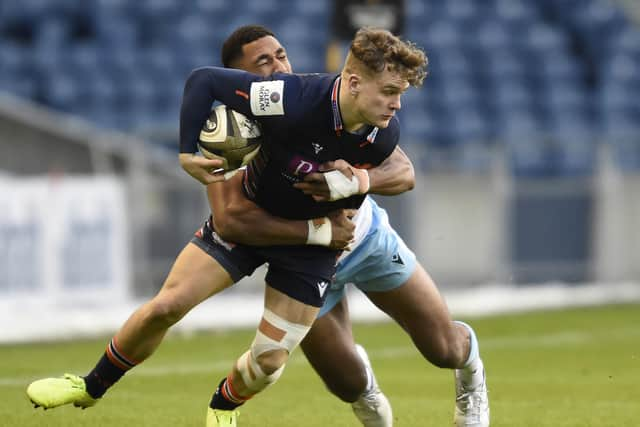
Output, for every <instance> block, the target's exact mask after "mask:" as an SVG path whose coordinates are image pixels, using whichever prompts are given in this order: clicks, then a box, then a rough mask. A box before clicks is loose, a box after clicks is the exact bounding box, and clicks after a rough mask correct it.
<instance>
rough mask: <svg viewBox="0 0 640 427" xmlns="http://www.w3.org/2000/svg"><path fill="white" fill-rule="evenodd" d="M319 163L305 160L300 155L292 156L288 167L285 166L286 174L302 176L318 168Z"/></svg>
mask: <svg viewBox="0 0 640 427" xmlns="http://www.w3.org/2000/svg"><path fill="white" fill-rule="evenodd" d="M319 166H320V165H319V164H318V163H316V162H314V161H311V160H307V159H304V158H302V157H301V156H293V158H292V159H291V161H289V167H288V168H287V174H288V175H290V176H293V177H303V176H305V175H307V174H310V173H311V172H315V171H317V170H318V167H319Z"/></svg>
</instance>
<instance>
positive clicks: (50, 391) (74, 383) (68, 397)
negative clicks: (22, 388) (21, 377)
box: [27, 374, 98, 409]
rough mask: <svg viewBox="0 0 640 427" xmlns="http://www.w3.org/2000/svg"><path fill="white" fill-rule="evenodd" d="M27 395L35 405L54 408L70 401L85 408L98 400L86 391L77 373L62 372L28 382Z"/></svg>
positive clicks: (82, 380)
mask: <svg viewBox="0 0 640 427" xmlns="http://www.w3.org/2000/svg"><path fill="white" fill-rule="evenodd" d="M27 396H29V399H30V400H31V402H33V404H34V405H35V407H36V408H37V407H39V406H42V407H43V408H44V409H51V408H56V407H58V406H62V405H68V404H70V403H72V404H73V406H76V407H79V408H82V409H85V408H88V407H89V406H93V405H95V404H96V403H97V402H98V399H94V398H93V397H91V396H90V395H89V393H87V389H86V386H85V383H84V379H83V378H82V377H79V376H77V375H72V374H64V376H63V377H61V378H44V379H42V380H37V381H34V382H32V383H31V384H29V387H27Z"/></svg>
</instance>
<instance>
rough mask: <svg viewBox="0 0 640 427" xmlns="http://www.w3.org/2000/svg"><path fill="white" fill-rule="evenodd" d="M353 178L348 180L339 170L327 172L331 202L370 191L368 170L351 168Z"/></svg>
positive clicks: (326, 177) (326, 178)
mask: <svg viewBox="0 0 640 427" xmlns="http://www.w3.org/2000/svg"><path fill="white" fill-rule="evenodd" d="M350 169H351V173H352V175H351V177H350V178H347V177H346V176H345V175H344V174H343V173H342V172H340V171H339V170H332V171H329V172H325V174H324V176H325V180H326V181H327V186H328V187H329V200H331V201H334V200H339V199H344V198H347V197H351V196H354V195H356V194H365V193H366V192H368V191H369V186H370V179H369V172H367V170H366V169H358V168H354V167H351V168H350Z"/></svg>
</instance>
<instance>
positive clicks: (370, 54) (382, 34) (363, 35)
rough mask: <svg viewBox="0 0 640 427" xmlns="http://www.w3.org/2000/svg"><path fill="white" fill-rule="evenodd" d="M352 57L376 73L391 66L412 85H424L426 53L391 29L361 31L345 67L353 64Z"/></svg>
mask: <svg viewBox="0 0 640 427" xmlns="http://www.w3.org/2000/svg"><path fill="white" fill-rule="evenodd" d="M349 57H351V58H355V59H356V60H357V61H358V62H359V63H360V64H361V65H364V67H365V68H366V69H367V70H369V71H370V72H373V73H381V72H382V71H384V69H385V67H388V68H389V69H390V70H392V71H395V72H398V73H399V74H400V75H401V76H402V77H404V78H405V79H407V81H408V82H409V84H410V85H411V86H421V85H422V81H423V80H424V78H425V77H426V75H427V65H428V63H429V60H428V59H427V56H426V55H425V53H424V51H423V50H422V49H420V48H419V47H418V46H416V45H415V44H413V43H411V42H409V41H404V40H401V39H400V38H398V37H397V36H395V35H393V34H392V33H390V32H389V31H387V30H382V29H377V28H361V29H360V30H358V32H357V33H356V35H355V37H354V38H353V41H352V42H351V47H350V49H349V55H348V57H347V62H346V64H345V65H346V67H345V68H349V67H351V66H352V65H353V64H350V59H351V58H349ZM351 62H352V61H351Z"/></svg>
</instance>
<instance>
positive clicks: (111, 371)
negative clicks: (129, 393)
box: [84, 338, 137, 399]
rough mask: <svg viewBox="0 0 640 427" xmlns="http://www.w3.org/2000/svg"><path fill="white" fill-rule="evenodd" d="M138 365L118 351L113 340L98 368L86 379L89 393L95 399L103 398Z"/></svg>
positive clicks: (97, 365)
mask: <svg viewBox="0 0 640 427" xmlns="http://www.w3.org/2000/svg"><path fill="white" fill-rule="evenodd" d="M136 365H137V362H135V361H133V360H132V359H130V358H128V357H126V356H124V355H123V354H122V352H120V351H118V349H117V347H116V340H115V338H113V339H112V340H111V342H110V343H109V345H108V346H107V350H106V351H105V352H104V355H102V357H101V358H100V360H99V361H98V363H97V364H96V366H95V367H94V368H93V370H92V371H91V372H89V373H88V374H87V376H86V377H84V382H85V384H86V386H87V393H89V395H90V396H91V397H93V398H94V399H98V398H100V397H102V395H104V394H105V392H106V391H107V389H108V388H109V387H111V386H112V385H113V384H115V383H116V382H117V381H118V380H119V379H120V378H121V377H122V376H123V375H124V374H125V373H126V372H127V371H128V370H129V369H131V368H133V367H134V366H136Z"/></svg>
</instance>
